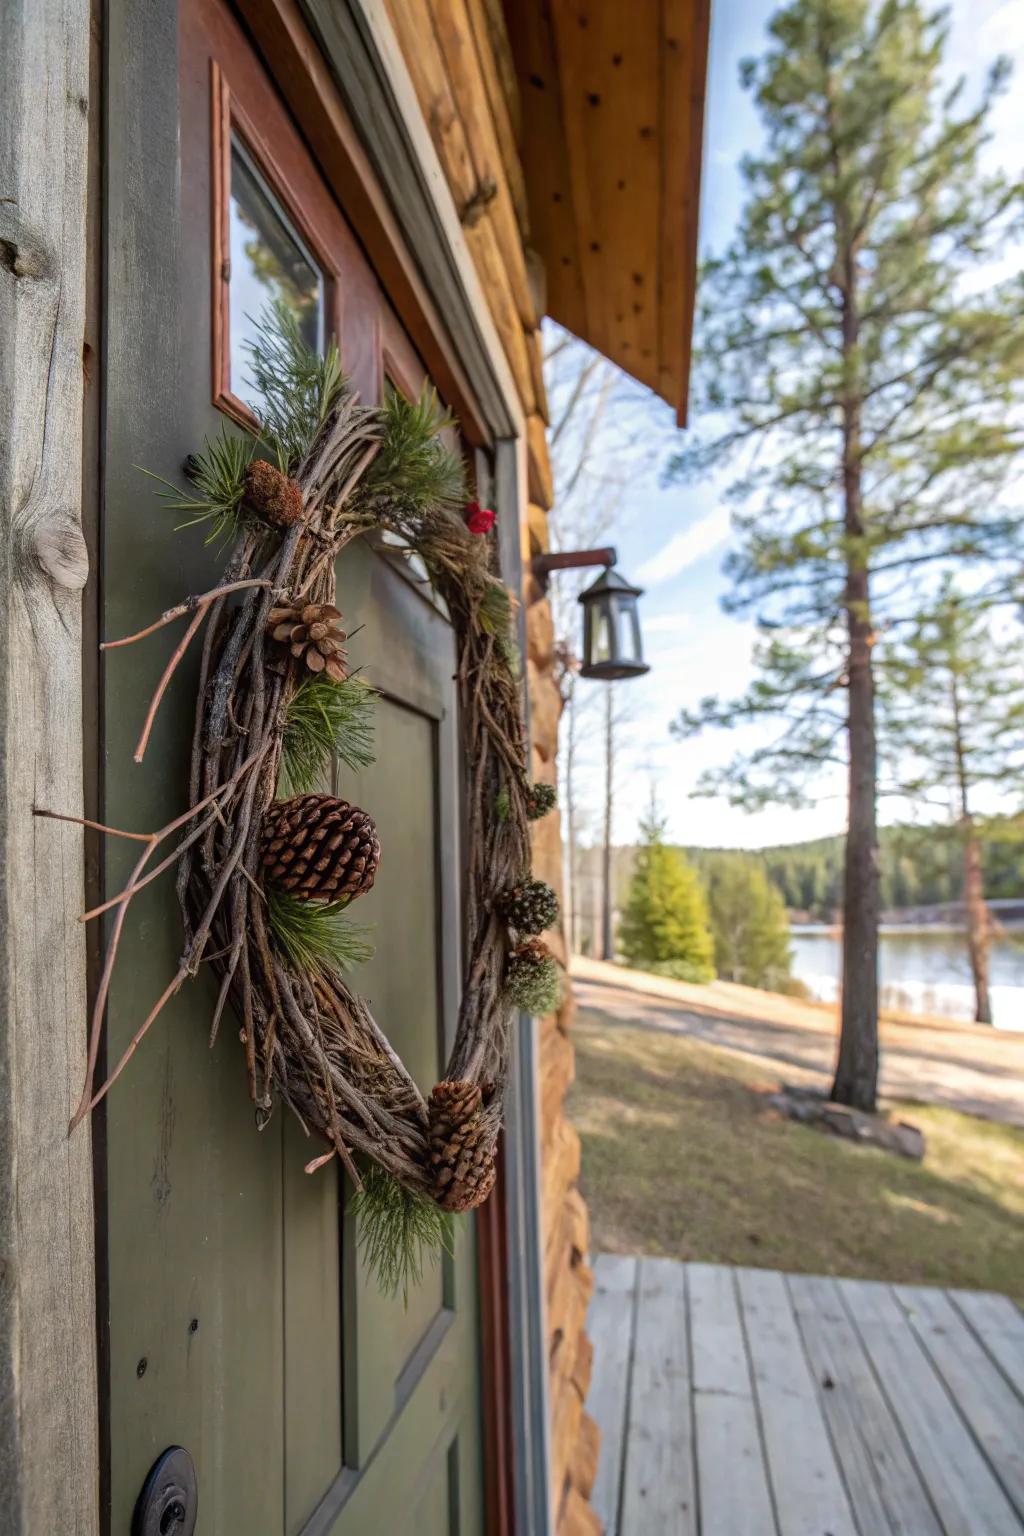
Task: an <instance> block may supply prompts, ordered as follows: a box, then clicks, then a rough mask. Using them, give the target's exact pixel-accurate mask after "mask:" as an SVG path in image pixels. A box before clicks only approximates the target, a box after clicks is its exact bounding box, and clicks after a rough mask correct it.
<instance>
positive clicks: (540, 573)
mask: <svg viewBox="0 0 1024 1536" xmlns="http://www.w3.org/2000/svg"><path fill="white" fill-rule="evenodd" d="M616 558H617V556H616V553H615V550H614V549H610V548H609V549H585V550H580V551H578V552H576V553H574V554H557V555H539V556H538V557H537V558H536V559H535V560H534V561H533V565H532V569H533V574H534V576H536V578H537V580H538V581H539V582H540V583H541V585H542V586H543V587H544V588H545V590H546V589H547V584H548V578H549V577H550V574H551V572H552V571H562V570H575V569H578V568H579V567H580V566H586V565H603V566H604V567H605V569H604V570H603V571H602V572H601V574H600V576H599V577H598V578H597V580H596V581H592V582H591V584H590V586H589V587H587V588H586V590H585V591H584V592H581V593H580V603H581V604H582V605H583V662H582V665H581V666H580V676H581V677H596V678H599V679H601V680H602V681H603V682H606V683H611V682H616V681H618V680H619V679H621V678H626V677H642V676H643V674H644V673H645V672H649V671H650V670H651V669H650V667H649V666H648V665H647V663H646V662H645V661H644V651H643V642H642V640H641V638H640V615H639V613H638V612H637V606H636V600H637V598H638V597H642V596H643V590H642V588H640V587H634V586H632V585H631V584H630V583H629V582H628V581H627V580H626V578H625V577H624V576H620V575H619V573H618V571H616V570H615V569H614V566H615V561H616Z"/></svg>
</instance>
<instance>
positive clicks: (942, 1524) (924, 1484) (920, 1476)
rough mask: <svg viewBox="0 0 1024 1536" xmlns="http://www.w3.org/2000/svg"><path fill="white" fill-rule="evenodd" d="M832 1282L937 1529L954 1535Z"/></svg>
mask: <svg viewBox="0 0 1024 1536" xmlns="http://www.w3.org/2000/svg"><path fill="white" fill-rule="evenodd" d="M832 1283H833V1285H834V1286H835V1288H836V1290H837V1291H838V1293H839V1301H840V1305H841V1306H842V1307H843V1310H844V1311H845V1312H846V1316H847V1318H848V1320H849V1323H850V1327H851V1328H852V1329H853V1331H854V1333H855V1334H856V1335H857V1339H858V1341H859V1343H860V1347H861V1353H862V1354H863V1356H864V1358H865V1360H866V1361H867V1365H868V1370H869V1371H870V1372H871V1374H872V1376H873V1377H874V1379H875V1385H876V1386H877V1387H878V1390H879V1392H880V1393H881V1394H882V1399H883V1401H884V1402H885V1405H886V1407H887V1408H888V1410H889V1417H890V1418H891V1419H892V1422H893V1423H894V1424H895V1426H896V1430H897V1433H898V1434H899V1437H900V1439H901V1440H902V1442H903V1448H904V1450H905V1451H906V1453H907V1456H908V1458H909V1460H910V1465H911V1466H912V1467H913V1469H914V1472H915V1474H916V1476H917V1481H918V1483H919V1484H920V1486H921V1489H922V1491H923V1493H924V1496H925V1498H926V1499H927V1501H928V1503H929V1504H930V1505H931V1507H932V1512H933V1513H934V1515H935V1519H936V1521H937V1522H938V1526H939V1530H940V1531H943V1532H944V1533H945V1536H956V1533H955V1532H952V1533H951V1532H950V1528H949V1526H948V1524H947V1523H946V1521H945V1520H944V1519H943V1517H942V1510H941V1509H940V1508H939V1503H938V1500H937V1499H936V1498H935V1495H934V1494H933V1492H932V1489H931V1485H930V1484H929V1482H928V1479H927V1478H926V1477H925V1475H924V1471H923V1470H922V1467H921V1464H920V1462H919V1461H918V1459H917V1457H916V1456H915V1455H914V1448H913V1445H912V1444H911V1441H910V1437H909V1435H908V1434H907V1430H906V1427H905V1426H904V1423H903V1419H902V1418H901V1416H900V1414H899V1412H898V1411H897V1408H896V1404H895V1403H894V1402H893V1400H892V1398H891V1396H890V1394H889V1393H888V1391H887V1390H886V1386H885V1382H884V1380H883V1378H882V1376H881V1375H880V1373H879V1371H878V1368H877V1367H876V1365H875V1361H874V1357H873V1355H872V1352H871V1350H870V1349H868V1346H867V1340H866V1339H865V1338H864V1335H863V1333H862V1332H861V1329H860V1325H859V1323H858V1322H857V1318H856V1315H855V1314H854V1311H853V1308H852V1307H851V1306H850V1303H849V1301H848V1300H847V1297H846V1292H845V1289H844V1286H843V1282H842V1281H841V1280H835V1279H833V1282H832Z"/></svg>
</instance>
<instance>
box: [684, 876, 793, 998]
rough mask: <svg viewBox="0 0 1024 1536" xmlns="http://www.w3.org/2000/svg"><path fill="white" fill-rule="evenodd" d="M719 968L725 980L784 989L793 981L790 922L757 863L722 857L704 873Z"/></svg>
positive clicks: (716, 968)
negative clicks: (791, 972)
mask: <svg viewBox="0 0 1024 1536" xmlns="http://www.w3.org/2000/svg"><path fill="white" fill-rule="evenodd" d="M705 879H706V881H707V891H708V912H709V915H710V919H711V933H712V936H713V938H714V941H715V970H716V971H717V973H718V975H719V976H721V977H722V978H723V980H725V981H739V982H742V983H743V985H744V986H748V987H765V988H767V989H768V990H769V991H771V992H782V991H785V989H786V986H787V983H788V982H789V980H790V951H789V920H788V918H787V917H786V908H785V905H784V903H783V900H782V897H781V896H780V895H779V892H778V891H777V890H776V888H775V886H773V885H772V884H771V883H770V881H769V880H768V877H767V875H766V874H765V872H764V866H763V865H762V864H761V863H760V861H759V860H758V859H755V858H751V857H750V856H749V855H746V854H742V853H735V854H729V853H723V854H717V855H716V856H715V858H714V859H713V860H711V861H710V863H709V864H708V866H707V869H706V871H705Z"/></svg>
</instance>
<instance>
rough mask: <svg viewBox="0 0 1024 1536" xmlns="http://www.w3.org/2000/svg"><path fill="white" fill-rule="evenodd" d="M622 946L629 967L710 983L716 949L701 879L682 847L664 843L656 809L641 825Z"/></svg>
mask: <svg viewBox="0 0 1024 1536" xmlns="http://www.w3.org/2000/svg"><path fill="white" fill-rule="evenodd" d="M640 831H641V834H642V837H643V841H642V843H641V845H640V847H639V849H638V851H637V857H636V866H635V869H634V871H633V879H632V883H631V884H630V887H629V896H628V898H627V901H626V907H625V911H624V912H623V915H622V923H621V925H620V930H619V948H620V949H621V950H622V953H623V955H624V957H625V959H626V961H627V963H628V964H629V965H634V966H637V967H638V968H639V969H640V970H644V971H652V970H657V971H661V972H663V973H664V974H667V975H673V976H676V977H678V978H679V979H680V980H684V981H710V980H711V978H712V977H713V976H714V974H715V971H714V946H713V943H712V939H711V933H710V930H709V928H708V912H707V906H706V903H705V900H704V892H703V890H702V889H701V884H700V880H699V879H698V876H697V872H696V870H694V868H693V866H692V865H691V864H690V863H689V862H688V861H687V859H686V858H685V856H684V855H683V853H682V852H681V850H680V849H678V848H669V847H667V846H666V844H665V823H664V821H663V820H661V819H660V818H659V817H658V815H657V812H656V810H655V808H654V807H653V806H652V807H651V812H650V814H649V815H648V817H647V818H646V820H644V821H642V822H641V823H640Z"/></svg>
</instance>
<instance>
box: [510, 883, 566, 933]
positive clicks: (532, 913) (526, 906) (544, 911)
mask: <svg viewBox="0 0 1024 1536" xmlns="http://www.w3.org/2000/svg"><path fill="white" fill-rule="evenodd" d="M498 908H499V910H500V912H501V914H502V916H503V917H504V919H505V921H506V922H507V923H508V924H509V926H510V927H511V928H517V929H518V930H519V932H520V933H543V932H544V929H545V928H553V927H554V925H555V923H557V922H558V897H557V896H556V895H555V893H554V891H553V890H552V889H551V887H550V885H545V883H544V881H543V880H524V882H523V884H522V885H516V886H513V887H512V889H511V890H509V891H506V892H505V894H504V895H503V896H502V897H501V898H500V899H499V902H498Z"/></svg>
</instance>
